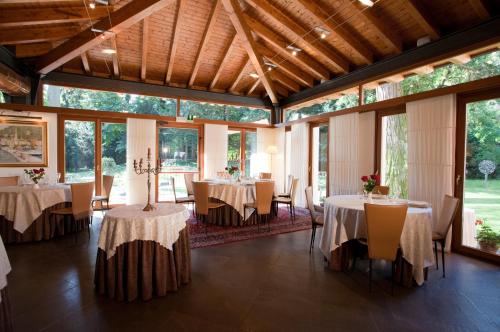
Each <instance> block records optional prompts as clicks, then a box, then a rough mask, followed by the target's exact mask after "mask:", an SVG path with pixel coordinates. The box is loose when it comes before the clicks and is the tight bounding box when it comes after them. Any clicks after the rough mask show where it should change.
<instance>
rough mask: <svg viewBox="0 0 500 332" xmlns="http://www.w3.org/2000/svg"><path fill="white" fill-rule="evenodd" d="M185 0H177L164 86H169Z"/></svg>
mask: <svg viewBox="0 0 500 332" xmlns="http://www.w3.org/2000/svg"><path fill="white" fill-rule="evenodd" d="M186 4H187V1H186V0H178V3H177V10H176V12H175V20H174V27H175V28H174V31H173V32H172V42H171V43H170V56H169V57H168V66H167V73H166V75H165V84H167V85H168V84H170V80H171V79H172V73H173V71H174V63H175V53H177V45H178V44H179V36H180V34H181V33H180V31H181V24H182V23H183V20H184V18H183V17H184V11H185V7H186Z"/></svg>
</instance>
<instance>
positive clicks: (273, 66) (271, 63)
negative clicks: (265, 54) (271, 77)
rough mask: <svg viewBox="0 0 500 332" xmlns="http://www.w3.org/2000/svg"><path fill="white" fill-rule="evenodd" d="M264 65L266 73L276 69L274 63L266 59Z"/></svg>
mask: <svg viewBox="0 0 500 332" xmlns="http://www.w3.org/2000/svg"><path fill="white" fill-rule="evenodd" d="M264 65H266V66H267V71H271V70H273V69H274V68H277V67H278V66H277V65H276V64H275V63H273V62H271V61H270V60H268V59H266V58H264Z"/></svg>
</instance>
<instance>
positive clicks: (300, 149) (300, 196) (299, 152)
mask: <svg viewBox="0 0 500 332" xmlns="http://www.w3.org/2000/svg"><path fill="white" fill-rule="evenodd" d="M291 146H292V148H291V155H290V160H291V165H290V173H291V174H292V175H293V176H294V177H296V178H298V179H299V187H298V188H297V196H296V201H295V203H296V205H297V206H299V207H306V196H305V189H306V187H307V186H308V185H309V170H308V169H309V124H308V123H299V124H294V125H292V138H291Z"/></svg>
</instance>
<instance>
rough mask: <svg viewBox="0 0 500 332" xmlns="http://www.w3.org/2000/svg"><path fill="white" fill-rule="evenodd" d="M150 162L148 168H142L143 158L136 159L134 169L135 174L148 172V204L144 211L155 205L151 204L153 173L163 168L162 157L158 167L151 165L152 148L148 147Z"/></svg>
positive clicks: (155, 173) (147, 160) (148, 160)
mask: <svg viewBox="0 0 500 332" xmlns="http://www.w3.org/2000/svg"><path fill="white" fill-rule="evenodd" d="M146 162H147V163H148V165H147V168H142V164H143V160H142V158H141V159H139V163H137V160H135V159H134V171H135V174H137V175H141V174H144V173H147V174H148V204H146V206H145V207H144V209H142V211H151V210H153V209H154V207H153V206H152V205H151V202H150V201H151V174H154V175H157V174H158V173H159V172H160V170H161V159H158V160H156V167H151V149H150V148H148V157H147V159H146Z"/></svg>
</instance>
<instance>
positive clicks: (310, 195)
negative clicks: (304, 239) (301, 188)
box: [306, 186, 315, 221]
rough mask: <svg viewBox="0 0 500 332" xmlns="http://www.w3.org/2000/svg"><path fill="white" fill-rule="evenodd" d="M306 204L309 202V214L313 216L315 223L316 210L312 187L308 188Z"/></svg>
mask: <svg viewBox="0 0 500 332" xmlns="http://www.w3.org/2000/svg"><path fill="white" fill-rule="evenodd" d="M306 202H307V209H308V210H309V213H310V214H311V220H312V221H314V217H315V209H314V202H313V188H312V187H311V186H309V187H307V188H306Z"/></svg>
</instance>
